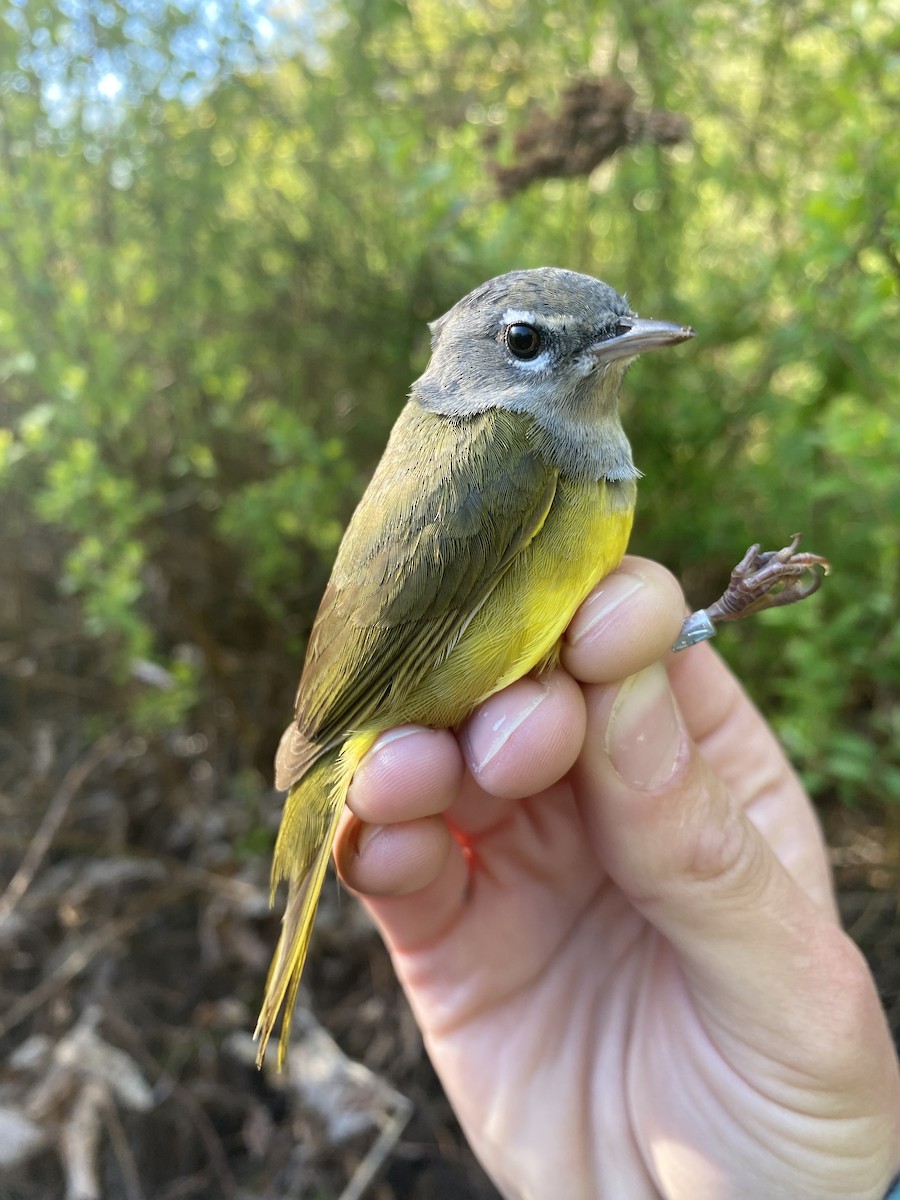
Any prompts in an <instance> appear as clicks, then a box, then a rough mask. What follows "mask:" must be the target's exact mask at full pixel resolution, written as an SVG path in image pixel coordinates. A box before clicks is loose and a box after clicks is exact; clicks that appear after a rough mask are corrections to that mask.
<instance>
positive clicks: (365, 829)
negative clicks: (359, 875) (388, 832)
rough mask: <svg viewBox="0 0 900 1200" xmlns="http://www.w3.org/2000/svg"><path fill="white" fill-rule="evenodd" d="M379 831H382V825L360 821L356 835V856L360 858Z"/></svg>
mask: <svg viewBox="0 0 900 1200" xmlns="http://www.w3.org/2000/svg"><path fill="white" fill-rule="evenodd" d="M381 833H384V826H383V825H367V824H366V823H365V822H364V821H361V822H360V826H359V833H357V835H356V857H357V858H362V856H363V853H364V851H365V849H366V847H367V846H369V845H370V844H371V843H372V842H373V841H374V840H375V838H377V837H378V835H379V834H381Z"/></svg>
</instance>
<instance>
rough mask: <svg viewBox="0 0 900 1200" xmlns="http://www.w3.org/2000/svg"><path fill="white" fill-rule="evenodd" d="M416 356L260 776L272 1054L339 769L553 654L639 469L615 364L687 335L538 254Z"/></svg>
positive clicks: (293, 992)
mask: <svg viewBox="0 0 900 1200" xmlns="http://www.w3.org/2000/svg"><path fill="white" fill-rule="evenodd" d="M431 335H432V355H431V360H430V362H429V363H428V367H427V368H426V370H425V373H424V374H423V375H422V376H421V378H419V379H418V380H417V381H416V382H415V383H414V384H413V386H412V390H411V393H410V397H409V400H408V402H407V404H406V406H405V408H404V409H403V411H402V412H401V413H400V416H399V418H398V419H397V422H396V424H395V425H394V428H393V431H392V432H391V436H390V439H389V441H388V444H387V448H386V449H385V452H384V455H383V457H382V459H381V461H380V463H379V464H378V467H377V469H376V471H375V474H374V476H373V478H372V480H371V482H370V484H369V486H368V488H367V489H366V492H365V494H364V496H363V498H362V500H361V501H360V504H359V506H358V508H357V509H356V512H355V513H354V515H353V518H352V520H351V522H350V525H349V526H348V528H347V531H346V533H345V534H344V538H343V541H342V543H341V546H340V549H339V550H338V554H337V559H336V562H335V564H334V569H333V571H332V574H331V579H330V581H329V583H328V586H327V588H326V590H325V595H324V596H323V598H322V603H321V606H320V608H319V612H318V615H317V617H316V620H315V623H314V625H313V628H312V633H311V635H310V639H309V645H308V648H307V653H306V662H305V665H304V668H303V674H302V677H301V679H300V686H299V688H298V690H297V699H296V706H295V716H294V720H293V721H292V723H291V724H290V725H289V726H288V728H287V730H286V731H285V733H284V736H283V737H282V739H281V744H280V746H279V749H278V755H277V758H276V764H275V770H276V785H277V787H278V788H279V789H287V791H288V795H287V800H286V803H285V808H284V814H283V816H282V821H281V828H280V830H279V833H278V840H277V843H276V846H275V857H274V862H273V867H272V893H273V899H274V893H275V889H276V887H277V885H278V883H279V882H280V881H281V880H282V879H286V880H287V881H288V897H287V906H286V910H285V914H284V918H283V923H282V930H281V937H280V940H279V943H278V948H277V950H276V953H275V957H274V959H273V962H272V966H271V969H270V972H269V977H268V980H267V983H266V991H265V999H264V1002H263V1006H262V1011H261V1013H260V1017H259V1022H258V1025H257V1028H256V1036H257V1038H258V1039H259V1054H258V1062H260V1063H261V1062H262V1060H263V1057H264V1055H265V1052H266V1045H267V1043H268V1041H269V1038H270V1036H271V1034H272V1031H273V1028H274V1025H275V1022H276V1019H277V1017H278V1013H279V1011H280V1010H281V1009H282V1008H283V1009H284V1017H283V1021H282V1028H281V1035H280V1039H279V1048H278V1064H279V1066H281V1065H282V1063H283V1061H284V1057H285V1054H286V1050H287V1044H288V1038H289V1033H290V1022H291V1013H292V1010H293V1007H294V1003H295V1001H296V997H297V989H298V986H299V983H300V975H301V972H302V969H303V964H304V960H305V958H306V953H307V949H308V947H309V940H310V934H311V931H312V924H313V920H314V918H315V913H316V907H317V904H318V900H319V893H320V891H321V888H322V881H323V878H324V875H325V870H326V867H327V864H328V858H329V855H330V853H331V847H332V844H333V842H334V837H335V833H336V831H337V827H338V822H339V820H340V816H341V812H342V809H343V806H344V800H345V798H346V795H347V789H348V787H349V785H350V780H351V779H352V777H353V773H354V771H355V770H356V767H357V766H358V764H359V762H360V760H361V759H362V757H363V756H364V755H365V753H366V752H367V751H368V750H369V749H370V747H371V746H372V744H373V743H374V742H375V740H376V738H377V737H378V735H379V733H381V732H383V731H384V730H386V729H390V728H391V727H393V726H395V725H402V724H406V723H415V724H422V725H431V726H437V727H453V726H455V725H458V724H459V723H460V722H461V721H463V720H464V719H465V718H466V717H467V716H468V715H469V714H470V713H471V712H472V710H473V709H474V708H475V707H476V705H478V704H479V703H480V702H481V701H483V700H484V699H486V698H487V697H488V696H490V695H492V694H493V693H494V692H497V691H499V690H500V689H501V688H504V687H506V686H507V685H508V684H510V683H512V682H513V681H514V680H516V679H519V678H520V677H521V676H523V675H525V674H527V673H528V672H529V671H538V672H542V671H548V670H550V669H551V668H552V667H553V666H554V665H555V664H556V662H557V661H558V658H559V651H560V639H561V638H562V635H563V632H564V630H565V629H566V626H567V625H568V624H569V621H570V620H571V618H572V615H573V614H574V612H575V610H576V609H577V608H578V606H579V605H580V604H581V602H582V601H583V600H584V599H585V597H586V596H587V595H588V593H589V592H590V591H591V589H592V588H593V587H594V586H595V584H597V582H598V581H599V580H600V579H602V578H603V576H604V575H606V574H607V573H608V572H610V571H612V570H613V569H614V568H615V567H616V566H618V564H619V562H620V560H621V558H622V556H623V554H624V553H625V548H626V545H627V542H628V535H629V533H630V530H631V522H632V516H633V513H634V505H635V497H636V490H637V488H636V480H637V479H638V477H639V474H640V472H639V471H638V469H637V468H636V467H635V465H634V461H633V459H632V455H631V447H630V445H629V442H628V439H627V437H626V436H625V433H624V430H623V429H622V425H621V422H620V419H619V408H618V400H619V391H620V388H621V384H622V379H623V377H624V375H625V371H626V369H627V367H628V365H629V363H630V362H631V361H632V360H633V359H634V358H635V357H636V356H637V355H638V354H641V353H642V352H643V351H645V350H655V349H657V348H659V347H662V346H671V345H675V344H676V343H678V342H683V341H685V340H686V339H688V338H691V337H693V335H694V331H693V330H692V329H690V328H689V327H687V326H684V325H677V324H670V323H669V322H666V321H648V320H641V319H640V318H638V317H637V316H636V314H635V313H634V312H632V310H631V308H630V306H629V304H628V301H627V300H626V299H625V297H624V296H620V295H619V294H618V293H617V292H616V291H614V289H613V288H611V287H610V286H609V285H608V284H606V283H601V282H600V281H599V280H597V279H593V278H591V277H590V276H588V275H581V274H577V273H576V272H574V271H564V270H559V269H557V268H551V267H542V268H540V269H537V270H529V271H512V272H510V273H509V274H507V275H500V276H498V277H497V278H496V279H490V280H488V281H487V283H484V284H482V285H481V287H478V288H476V289H475V291H473V292H471V293H470V294H469V295H468V296H465V297H464V298H463V299H462V300H460V301H459V303H458V304H456V305H454V307H453V308H451V309H450V311H449V312H448V313H446V315H445V316H443V317H441V318H440V319H439V320H437V321H434V322H433V323H432V325H431Z"/></svg>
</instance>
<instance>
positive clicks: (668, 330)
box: [588, 317, 695, 366]
mask: <svg viewBox="0 0 900 1200" xmlns="http://www.w3.org/2000/svg"><path fill="white" fill-rule="evenodd" d="M619 330H620V332H617V333H616V334H615V335H614V336H613V337H608V338H604V339H603V341H602V342H595V343H594V345H593V346H590V347H589V348H588V354H589V355H591V357H592V358H594V359H596V361H597V364H598V366H599V364H601V363H608V362H613V361H615V359H617V358H634V357H635V356H636V355H638V354H643V352H644V351H645V350H658V349H660V348H661V347H662V346H677V345H678V343H679V342H686V341H687V340H688V339H689V338H692V337H694V336H695V333H694V330H693V329H691V327H690V325H673V324H672V323H671V322H670V321H642V320H641V319H640V318H639V317H622V318H621V319H620V321H619Z"/></svg>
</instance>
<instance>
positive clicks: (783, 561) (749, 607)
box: [673, 533, 831, 650]
mask: <svg viewBox="0 0 900 1200" xmlns="http://www.w3.org/2000/svg"><path fill="white" fill-rule="evenodd" d="M799 544H800V534H799V533H795V534H794V536H793V537H792V538H791V541H790V544H789V545H787V546H784V547H783V548H782V549H781V550H765V551H762V552H760V548H759V544H758V543H757V544H755V545H753V546H751V547H750V548H749V549H748V550H747V553H746V554H745V555H744V557H743V558H742V559H741V561H740V562H739V563H738V564H737V566H736V567H735V568H734V570H733V571H732V572H731V580H730V582H729V584H728V587H727V588H726V589H725V591H724V592H723V593H722V595H721V596H720V597H719V599H718V600H716V602H715V603H714V604H711V605H710V606H709V608H706V609H700V610H699V611H698V612H696V613H692V614H691V615H690V616H689V617H688V618H687V619H686V620H685V622H684V624H683V626H682V629H681V634H680V636H679V637H678V640H677V641H676V642H675V645H674V646H673V649H674V650H684V649H686V648H687V647H688V646H694V645H696V644H697V643H698V642H702V641H705V640H706V639H707V638H711V637H713V636H714V635H715V632H716V629H715V626H716V625H717V624H722V623H724V622H725V621H740V620H742V619H743V618H744V617H749V616H752V615H753V614H754V613H758V612H764V611H765V610H766V609H767V608H781V607H783V606H784V605H786V604H796V603H797V602H798V601H800V600H805V599H806V598H807V596H811V595H812V594H813V593H814V592H817V591H818V590H819V587H820V585H821V583H822V579H823V576H824V575H827V574H828V572H829V570H830V569H831V565H830V563H829V562H828V559H826V558H822V557H821V555H819V554H809V553H806V552H804V553H800V554H798V553H797V547H798V546H799ZM815 567H822V568H823V572H822V574H820V573H819V572H818V571H816V570H814V569H813V568H815Z"/></svg>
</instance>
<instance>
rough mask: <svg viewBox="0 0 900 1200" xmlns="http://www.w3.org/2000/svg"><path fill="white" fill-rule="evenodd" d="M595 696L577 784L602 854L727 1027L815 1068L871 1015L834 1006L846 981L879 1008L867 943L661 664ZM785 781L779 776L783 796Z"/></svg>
mask: <svg viewBox="0 0 900 1200" xmlns="http://www.w3.org/2000/svg"><path fill="white" fill-rule="evenodd" d="M585 695H586V700H587V710H588V729H589V735H588V738H587V741H586V743H585V749H584V751H583V752H582V755H581V757H580V759H579V762H578V764H577V765H576V768H575V775H574V782H575V784H576V788H577V795H578V797H579V804H580V806H581V811H582V817H583V820H584V822H585V826H586V829H587V833H588V837H589V838H590V841H591V843H592V846H593V848H594V852H595V853H596V855H597V857H598V858H599V860H600V861H601V863H602V864H603V866H604V867H605V869H606V870H607V871H608V872H609V875H610V876H611V877H612V879H613V880H614V881H615V882H616V883H617V885H618V886H619V887H620V889H621V890H622V891H623V892H624V894H625V896H626V897H627V898H628V899H629V901H630V902H631V903H632V905H633V906H634V907H635V908H636V909H637V910H638V911H639V912H640V913H641V914H642V915H643V917H644V918H645V919H646V920H647V921H648V922H649V923H650V924H651V925H652V926H654V927H655V928H656V929H657V931H658V932H659V933H661V934H662V935H663V936H664V937H665V938H666V940H667V941H668V942H669V944H670V945H671V947H672V949H673V950H674V951H675V953H676V955H677V956H678V958H679V962H680V964H681V968H682V971H683V973H684V975H685V978H686V980H687V982H688V985H689V986H690V987H691V989H692V991H693V992H694V995H695V998H696V1000H697V1002H698V1003H700V1004H701V1005H702V1007H703V1009H704V1010H705V1011H706V1012H707V1014H708V1015H710V1016H715V1019H716V1023H717V1025H718V1027H719V1028H720V1030H722V1031H723V1032H724V1031H726V1030H730V1031H731V1032H732V1033H733V1034H735V1035H737V1036H739V1037H742V1038H745V1039H746V1038H748V1037H749V1040H750V1041H751V1042H753V1041H756V1042H757V1044H758V1045H764V1046H765V1048H766V1052H767V1053H769V1054H775V1055H776V1056H778V1057H781V1056H782V1054H783V1055H784V1057H783V1059H782V1061H788V1062H792V1063H794V1064H795V1065H797V1066H802V1065H804V1064H805V1062H806V1059H808V1064H807V1065H809V1066H810V1067H811V1068H815V1066H816V1065H817V1064H818V1063H819V1062H820V1060H821V1051H822V1044H821V1043H822V1039H826V1040H827V1041H828V1042H829V1043H830V1044H831V1045H833V1044H834V1039H835V1038H838V1039H840V1037H841V1034H842V1033H843V1032H846V1031H845V1030H843V1029H842V1028H841V1024H842V1022H843V1021H844V1020H846V1021H859V1020H861V1019H862V1017H863V1014H862V1013H861V1012H860V1010H859V1006H858V1005H857V1004H854V1003H853V1002H852V1001H851V1002H849V1003H846V1004H844V1005H843V1007H841V1006H838V1005H829V1004H828V1002H827V998H828V997H829V996H833V995H834V991H835V987H836V986H838V987H844V988H847V989H848V990H849V993H850V994H851V995H854V996H856V997H857V998H859V999H860V1000H861V1002H862V1004H863V1007H869V1006H871V1008H872V1011H871V1013H869V1012H867V1013H866V1014H865V1015H866V1017H867V1019H869V1020H879V1019H880V1017H879V1015H878V1012H877V1009H876V1007H875V1005H874V1004H870V999H871V1000H872V1001H874V999H875V997H874V996H872V997H871V998H869V997H868V995H866V997H865V998H863V993H866V991H867V987H869V985H867V984H866V982H865V980H866V976H867V972H866V970H865V964H864V963H863V962H862V960H861V958H860V956H859V954H858V952H857V951H856V950H855V948H854V947H853V945H852V943H851V942H850V941H849V939H848V938H846V936H845V935H844V934H843V933H842V932H841V930H840V928H839V927H838V926H837V924H836V923H835V922H834V920H833V918H832V917H831V916H830V914H829V912H828V911H827V910H826V909H824V908H822V907H820V906H818V905H816V904H815V903H814V902H813V900H811V899H810V898H809V896H808V895H807V894H806V893H805V892H804V891H803V889H802V888H801V886H800V885H799V884H798V883H797V882H796V881H795V880H794V879H793V878H792V877H791V875H790V874H789V873H788V871H787V870H786V869H785V868H784V866H783V865H782V864H781V862H780V861H779V860H778V857H777V856H776V854H775V853H774V851H773V850H772V849H771V847H770V846H769V845H768V844H767V842H766V841H765V839H764V838H763V836H762V834H761V833H760V832H759V830H758V829H757V828H756V827H755V826H754V825H753V823H752V822H751V821H750V819H749V818H748V816H747V814H746V813H745V811H744V809H743V807H742V805H741V804H740V803H739V801H738V799H737V798H736V797H735V796H734V795H733V794H732V792H731V791H730V790H729V789H728V788H727V787H726V786H725V784H724V783H723V782H722V780H721V779H720V778H718V776H717V775H716V773H715V772H714V771H713V770H712V768H711V767H710V766H709V764H708V763H707V762H706V761H705V760H704V759H703V757H702V756H701V754H700V753H699V751H698V750H697V748H696V746H695V745H694V744H693V742H692V741H691V739H690V737H689V736H688V734H687V732H686V729H685V727H684V723H683V721H682V718H681V714H680V712H679V709H678V706H677V704H676V701H675V699H674V697H673V695H672V692H671V690H670V687H669V681H668V677H667V674H666V671H665V669H664V667H663V666H662V665H660V664H656V665H654V666H652V667H648V668H647V669H645V670H643V671H641V672H640V673H639V674H637V675H634V676H632V677H631V678H630V679H627V680H625V682H624V683H622V684H621V685H619V686H618V687H614V688H607V687H598V686H592V687H588V688H586V689H585ZM784 774H785V783H784V786H789V783H788V782H787V781H788V780H789V778H790V777H789V772H788V770H787V768H786V767H785V772H784ZM779 786H781V785H780V784H779V779H778V776H777V775H776V777H775V779H774V780H773V782H772V784H771V787H772V788H773V790H774V792H775V793H776V795H775V796H774V797H773V800H774V802H776V803H777V799H778V797H777V790H778V788H779ZM869 990H873V989H871V988H870V987H869ZM845 996H847V993H846V992H845ZM823 998H824V1003H823ZM754 1030H755V1031H756V1034H757V1036H756V1037H755V1038H754V1036H753V1031H754ZM816 1030H818V1034H817V1035H816V1033H815V1031H816ZM817 1042H818V1044H816V1043H817ZM798 1056H799V1061H798Z"/></svg>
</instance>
